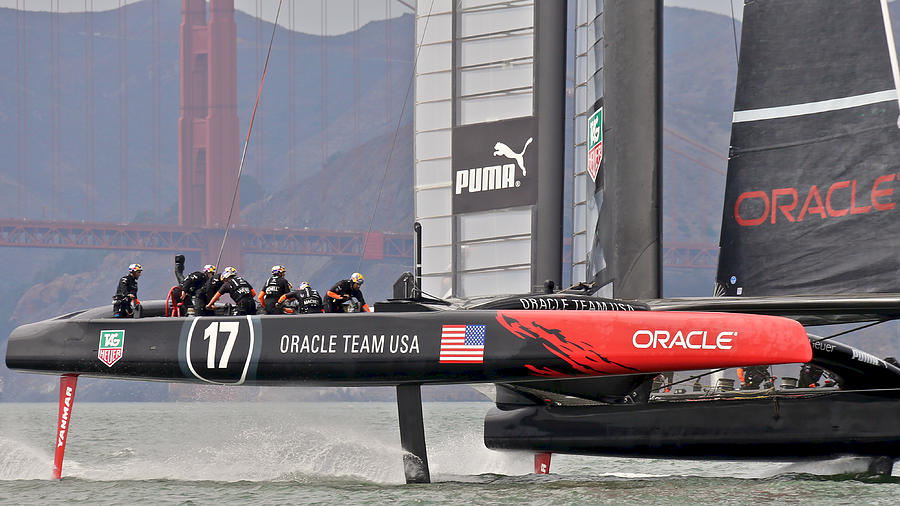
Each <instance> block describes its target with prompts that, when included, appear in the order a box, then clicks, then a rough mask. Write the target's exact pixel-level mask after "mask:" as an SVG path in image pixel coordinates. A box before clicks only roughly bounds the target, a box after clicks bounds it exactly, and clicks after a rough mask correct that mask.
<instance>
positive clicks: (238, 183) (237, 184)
mask: <svg viewBox="0 0 900 506" xmlns="http://www.w3.org/2000/svg"><path fill="white" fill-rule="evenodd" d="M282 2H283V0H278V10H276V11H275V21H274V22H273V23H272V37H271V38H270V39H269V49H268V51H266V62H265V64H263V69H262V75H261V76H260V79H259V90H257V91H256V103H254V104H253V113H252V114H251V115H250V126H248V127H247V138H246V139H244V149H243V150H242V151H241V163H240V164H239V165H238V173H237V178H236V179H235V181H234V193H233V194H232V195H231V207H229V209H228V220H226V221H225V235H224V236H222V245H221V246H219V255H218V256H217V257H216V264H215V265H216V266H218V265H219V262H220V261H221V260H222V251H223V250H224V249H225V241H227V240H228V230H229V229H230V228H231V216H232V214H233V213H234V203H235V201H236V200H237V195H238V190H239V189H240V187H241V172H242V171H243V170H244V158H245V157H246V156H247V146H248V145H249V144H250V132H252V131H253V120H254V119H255V118H256V108H257V107H259V97H260V95H262V89H263V83H265V82H266V69H267V68H268V67H269V56H270V55H271V54H272V43H273V42H275V29H276V28H278V15H279V14H281V3H282Z"/></svg>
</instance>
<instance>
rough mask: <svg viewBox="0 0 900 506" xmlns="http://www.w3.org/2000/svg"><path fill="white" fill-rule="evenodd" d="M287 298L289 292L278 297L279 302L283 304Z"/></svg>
mask: <svg viewBox="0 0 900 506" xmlns="http://www.w3.org/2000/svg"><path fill="white" fill-rule="evenodd" d="M285 299H287V294H284V295H282V296H281V297H278V304H281V303H282V302H284V300H285Z"/></svg>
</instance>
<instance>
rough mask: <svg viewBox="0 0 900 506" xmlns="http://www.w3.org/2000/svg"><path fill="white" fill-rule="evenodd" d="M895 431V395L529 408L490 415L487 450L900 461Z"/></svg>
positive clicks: (898, 413) (899, 403) (898, 419)
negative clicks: (849, 458) (882, 459)
mask: <svg viewBox="0 0 900 506" xmlns="http://www.w3.org/2000/svg"><path fill="white" fill-rule="evenodd" d="M898 424H900V396H898V394H897V393H896V392H865V393H863V392H860V393H857V392H836V393H832V394H812V395H808V394H806V395H801V394H796V395H780V396H778V397H776V398H756V399H735V398H732V399H722V400H694V401H680V402H671V401H663V402H651V403H649V404H635V405H603V406H577V407H576V406H524V407H515V408H510V409H499V408H493V409H491V411H490V412H489V413H488V415H487V417H486V418H485V422H484V443H485V446H487V447H488V448H491V449H496V450H500V449H503V450H529V451H533V452H552V453H565V454H578V455H598V456H628V457H651V458H702V459H710V458H713V459H724V460H730V459H752V460H782V459H784V460H794V459H812V458H826V457H832V456H839V455H858V456H873V457H893V458H900V439H898V438H897V427H898Z"/></svg>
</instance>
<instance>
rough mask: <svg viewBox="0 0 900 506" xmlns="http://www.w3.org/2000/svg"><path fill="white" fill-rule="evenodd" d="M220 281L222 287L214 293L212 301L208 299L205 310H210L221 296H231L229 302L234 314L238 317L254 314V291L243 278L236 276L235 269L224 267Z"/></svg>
mask: <svg viewBox="0 0 900 506" xmlns="http://www.w3.org/2000/svg"><path fill="white" fill-rule="evenodd" d="M220 278H221V280H222V286H221V287H220V288H219V290H218V291H216V294H215V295H213V297H212V299H210V301H209V303H208V304H207V305H206V309H212V308H213V304H215V303H216V301H217V300H219V297H221V296H222V295H223V294H226V293H227V294H229V295H231V300H233V301H234V309H235V314H238V315H248V314H256V300H254V297H256V290H254V289H253V287H252V286H250V283H248V282H247V281H246V280H245V279H244V278H242V277H240V276H238V275H237V269H235V268H234V267H226V268H225V270H224V271H222V275H221V276H220Z"/></svg>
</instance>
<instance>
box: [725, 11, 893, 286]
mask: <svg viewBox="0 0 900 506" xmlns="http://www.w3.org/2000/svg"><path fill="white" fill-rule="evenodd" d="M885 21H886V19H885V18H884V17H883V15H882V6H881V3H880V2H879V1H878V0H842V1H840V2H823V1H821V0H793V1H784V0H756V1H754V2H748V3H747V4H746V5H745V6H744V25H743V33H745V34H746V33H753V34H754V36H753V37H749V36H747V37H744V38H743V41H742V45H741V52H740V61H739V65H738V81H737V88H736V92H735V105H734V111H735V112H734V121H733V124H732V131H731V153H730V159H729V163H728V179H727V184H726V190H725V206H724V213H723V223H722V235H721V239H720V247H721V252H720V256H719V266H718V273H717V277H716V280H717V282H716V285H717V286H716V292H717V295H780V294H792V293H859V292H874V293H885V292H898V291H900V274H898V273H900V248H898V246H900V209H898V203H900V129H898V105H897V91H896V84H895V80H894V73H893V71H892V65H891V60H892V57H891V54H890V51H889V48H892V47H893V40H892V38H891V36H890V24H889V23H886V22H885ZM895 59H896V58H895V57H894V60H895Z"/></svg>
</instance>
